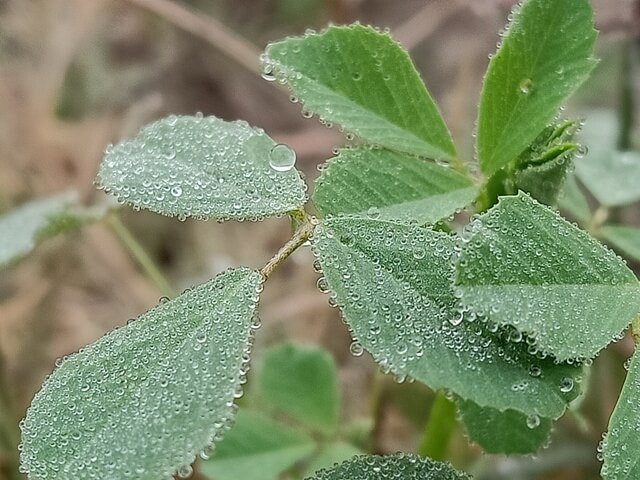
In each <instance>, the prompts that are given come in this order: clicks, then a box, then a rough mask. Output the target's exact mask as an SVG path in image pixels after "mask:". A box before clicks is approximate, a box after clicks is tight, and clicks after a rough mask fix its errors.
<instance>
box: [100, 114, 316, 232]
mask: <svg viewBox="0 0 640 480" xmlns="http://www.w3.org/2000/svg"><path fill="white" fill-rule="evenodd" d="M294 162H295V153H294V152H293V150H291V149H290V148H289V147H287V146H286V145H276V143H275V142H274V141H273V140H272V139H271V138H270V137H269V136H268V135H266V134H265V133H264V131H263V130H262V129H259V128H255V127H251V126H250V125H249V124H248V123H246V122H243V121H236V122H225V121H224V120H220V119H219V118H216V117H204V118H203V117H200V116H195V117H189V116H181V117H176V116H170V117H168V118H165V119H163V120H159V121H157V122H154V123H151V124H149V125H147V126H146V127H144V128H143V129H142V130H141V131H140V133H139V134H138V135H137V136H136V137H135V138H133V139H130V140H125V141H124V142H122V143H120V144H118V145H116V146H111V147H109V148H108V149H107V152H106V155H105V158H104V160H103V161H102V164H101V165H100V171H99V172H98V177H97V179H96V182H97V183H98V185H99V186H100V187H102V188H104V189H105V190H106V191H107V192H109V193H111V194H113V195H115V196H116V198H117V199H118V200H119V201H120V202H123V203H128V204H130V205H133V206H134V207H136V208H144V209H148V210H151V211H153V212H157V213H161V214H163V215H170V216H178V217H182V218H186V217H195V218H199V219H210V218H214V219H217V220H229V219H234V220H260V219H262V218H263V217H266V216H273V215H280V214H283V213H286V212H288V211H291V210H295V209H298V208H300V207H302V205H304V203H305V200H306V197H305V190H306V186H305V185H304V182H303V181H302V179H301V178H300V175H299V173H298V171H297V170H296V169H295V168H293V164H294Z"/></svg>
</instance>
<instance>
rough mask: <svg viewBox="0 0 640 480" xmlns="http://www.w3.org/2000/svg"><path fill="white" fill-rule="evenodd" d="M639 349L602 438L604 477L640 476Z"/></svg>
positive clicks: (628, 479)
mask: <svg viewBox="0 0 640 480" xmlns="http://www.w3.org/2000/svg"><path fill="white" fill-rule="evenodd" d="M639 351H640V350H638V349H636V352H635V353H634V354H633V358H632V360H631V365H630V367H629V373H627V379H626V381H625V382H624V386H623V387H622V393H621V394H620V398H618V404H617V405H616V408H615V409H614V410H613V414H612V415H611V419H610V420H609V431H608V433H607V436H606V437H605V438H604V440H603V441H602V449H603V456H604V464H603V465H602V471H601V472H600V473H601V474H602V478H604V479H607V480H608V479H611V480H635V479H637V478H640V457H638V451H639V450H640V437H639V436H638V432H640V359H638V357H639V356H640V353H638V352H639Z"/></svg>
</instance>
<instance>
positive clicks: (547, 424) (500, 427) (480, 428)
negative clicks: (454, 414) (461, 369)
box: [457, 401, 553, 454]
mask: <svg viewBox="0 0 640 480" xmlns="http://www.w3.org/2000/svg"><path fill="white" fill-rule="evenodd" d="M457 405H458V410H459V411H460V416H461V418H462V422H463V423H464V426H465V428H466V430H467V433H468V435H469V438H470V439H471V440H473V441H474V442H476V443H477V444H478V445H480V446H481V447H482V449H483V450H484V451H485V452H487V453H505V454H526V453H534V452H536V451H537V450H539V449H540V448H541V447H542V446H544V444H545V443H546V442H547V441H548V439H549V435H550V434H551V428H552V426H553V422H552V421H551V420H550V419H548V418H541V417H539V416H538V415H524V414H522V413H520V412H516V411H515V410H505V411H503V412H501V411H499V410H496V409H494V408H487V407H480V406H478V405H476V404H475V403H473V402H469V401H459V402H457Z"/></svg>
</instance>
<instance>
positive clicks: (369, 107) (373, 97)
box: [263, 24, 456, 160]
mask: <svg viewBox="0 0 640 480" xmlns="http://www.w3.org/2000/svg"><path fill="white" fill-rule="evenodd" d="M263 62H264V66H265V72H266V74H267V75H268V77H270V78H272V79H275V80H280V81H282V82H286V83H287V84H288V86H289V88H290V89H291V91H292V92H293V94H294V95H295V96H296V97H297V98H298V99H299V100H300V101H301V102H303V112H309V113H316V114H318V116H319V117H320V118H321V119H322V120H323V121H326V122H335V123H337V124H339V125H342V126H343V127H344V128H345V129H346V130H347V131H349V132H353V133H354V134H355V135H357V136H359V137H360V138H362V139H364V140H366V141H367V142H369V143H372V144H375V145H380V146H383V147H387V148H389V149H392V150H397V151H400V152H405V153H412V154H416V155H421V156H424V157H428V158H436V159H442V160H448V159H451V158H453V157H455V155H456V152H455V147H454V146H453V141H452V139H451V135H450V134H449V131H448V130H447V127H446V125H445V124H444V121H443V119H442V117H441V116H440V113H439V112H438V108H437V106H436V105H435V103H434V101H433V99H432V98H431V96H430V95H429V92H427V89H426V88H425V86H424V83H423V82H422V80H421V79H420V75H419V74H418V72H417V71H416V68H415V66H414V65H413V63H411V59H410V58H409V55H408V54H407V52H406V51H405V50H404V49H403V48H402V47H401V46H400V45H399V44H398V43H396V42H395V41H394V40H393V39H392V38H391V37H390V36H389V35H388V34H386V33H382V32H379V31H377V30H375V29H374V28H371V27H367V26H363V25H359V24H355V25H351V26H346V27H345V26H339V27H338V26H331V27H329V28H328V29H326V30H325V31H323V32H322V33H320V34H315V33H314V34H310V35H305V36H304V37H291V38H287V39H285V40H282V41H280V42H276V43H272V44H270V45H269V46H267V49H266V51H265V55H264V57H263Z"/></svg>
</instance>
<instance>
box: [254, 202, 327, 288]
mask: <svg viewBox="0 0 640 480" xmlns="http://www.w3.org/2000/svg"><path fill="white" fill-rule="evenodd" d="M303 215H304V216H303V218H301V219H300V220H299V221H300V222H301V224H300V227H299V228H298V229H297V230H296V231H295V232H294V233H293V236H292V237H291V239H290V240H289V241H288V242H287V243H285V244H284V245H283V246H282V248H280V250H278V253H276V254H275V255H274V256H273V258H271V260H269V261H268V262H267V264H266V265H265V266H264V267H262V268H261V269H260V273H261V274H262V276H263V277H264V279H265V280H267V279H268V278H269V276H270V275H271V274H272V273H273V271H274V270H275V269H276V268H277V267H278V266H279V265H280V264H281V263H282V262H284V261H285V260H286V259H287V258H289V256H290V255H291V254H292V253H293V252H295V251H296V250H297V249H298V247H299V246H300V245H302V244H303V243H304V242H306V241H307V240H309V238H311V234H312V233H313V230H314V229H315V228H316V225H317V224H318V221H317V220H316V219H315V218H314V217H312V216H309V215H307V214H306V213H305V212H303ZM296 220H297V219H296Z"/></svg>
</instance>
